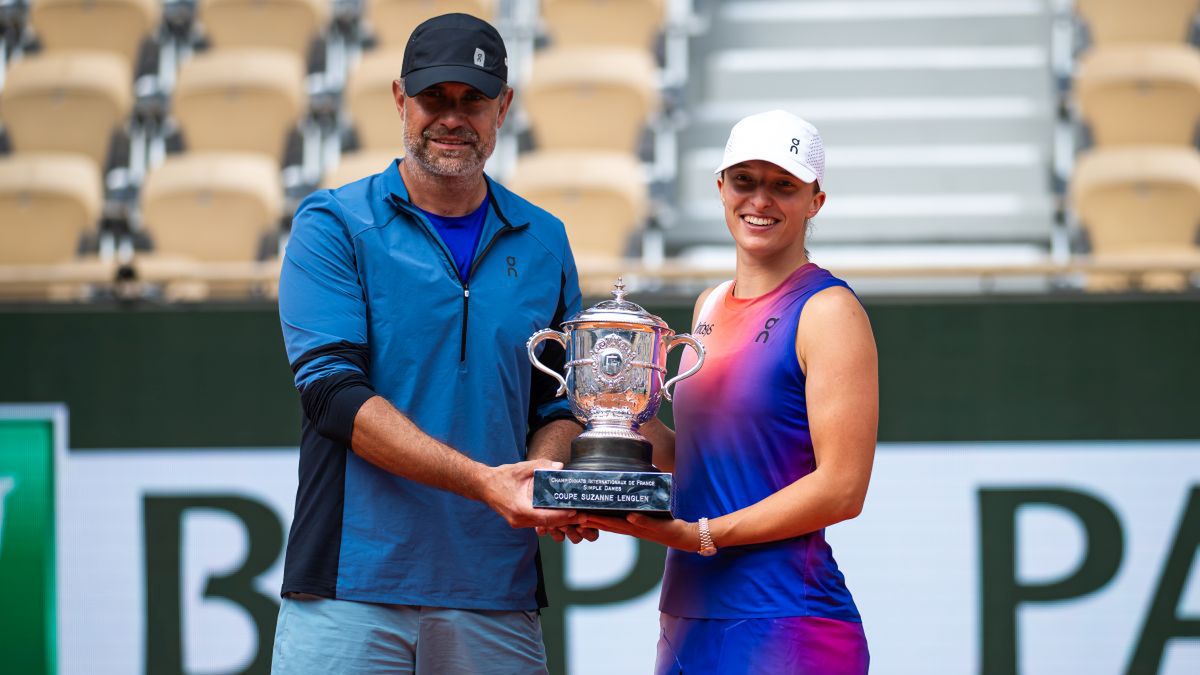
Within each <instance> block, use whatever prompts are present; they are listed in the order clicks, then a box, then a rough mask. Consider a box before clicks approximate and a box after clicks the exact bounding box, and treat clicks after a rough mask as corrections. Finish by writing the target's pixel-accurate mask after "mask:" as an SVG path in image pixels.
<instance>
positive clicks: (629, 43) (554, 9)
mask: <svg viewBox="0 0 1200 675" xmlns="http://www.w3.org/2000/svg"><path fill="white" fill-rule="evenodd" d="M664 4H665V3H664V2H663V0H542V18H543V19H544V20H545V22H546V29H547V31H548V32H549V33H550V39H551V40H552V42H553V44H554V46H556V47H565V46H572V47H575V46H581V45H588V46H597V45H601V46H621V47H633V48H635V49H642V50H647V51H648V50H650V49H651V48H652V46H653V41H654V37H655V36H656V35H657V34H658V32H659V30H660V29H661V27H662V24H663V21H664V11H663V10H664Z"/></svg>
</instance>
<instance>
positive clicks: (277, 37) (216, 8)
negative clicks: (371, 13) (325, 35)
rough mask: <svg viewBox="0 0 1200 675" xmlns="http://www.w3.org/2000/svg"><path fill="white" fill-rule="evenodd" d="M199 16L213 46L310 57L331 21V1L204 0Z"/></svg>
mask: <svg viewBox="0 0 1200 675" xmlns="http://www.w3.org/2000/svg"><path fill="white" fill-rule="evenodd" d="M198 19H199V20H200V22H201V23H202V24H203V26H204V32H205V34H206V35H207V36H208V38H209V40H211V42H212V44H213V46H214V47H217V48H218V49H227V48H230V47H272V48H277V49H285V50H287V51H290V52H292V53H293V54H295V55H297V56H299V57H300V58H301V59H302V60H303V62H307V60H308V50H309V47H310V45H311V44H312V41H313V39H314V38H315V37H317V35H318V34H319V33H320V32H321V30H322V29H323V27H324V26H325V24H326V22H327V21H328V20H329V0H202V1H201V2H200V11H199V15H198Z"/></svg>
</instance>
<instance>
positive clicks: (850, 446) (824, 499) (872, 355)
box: [709, 288, 879, 546]
mask: <svg viewBox="0 0 1200 675" xmlns="http://www.w3.org/2000/svg"><path fill="white" fill-rule="evenodd" d="M796 354H797V357H798V358H799V359H800V367H801V368H802V369H803V370H804V373H805V377H806V385H805V398H806V399H807V402H808V422H809V429H810V431H811V433H812V443H813V452H814V454H815V455H816V464H817V468H816V469H815V470H814V471H813V472H812V473H810V474H808V475H807V476H804V477H803V478H801V479H799V480H797V481H796V482H794V483H792V484H791V485H789V486H787V487H785V488H784V489H782V490H780V491H779V492H776V493H775V494H773V495H771V496H769V497H767V498H765V499H763V500H762V501H760V502H758V503H756V504H753V505H751V506H748V507H746V508H744V509H741V510H739V511H735V512H733V513H730V514H728V515H725V516H721V517H720V518H716V519H713V520H711V521H710V522H709V526H710V528H711V529H712V534H713V539H714V540H716V542H717V545H718V546H722V545H724V546H738V545H743V544H756V543H760V542H765V541H775V540H778V539H787V538H789V537H795V536H799V535H801V534H805V533H808V532H812V531H814V530H819V529H821V528H823V527H826V526H829V525H832V524H834V523H837V522H840V521H843V520H847V519H849V518H854V517H855V516H857V515H858V514H859V513H860V512H861V511H862V505H863V501H864V500H865V499H866V496H867V484H868V482H869V481H870V479H871V466H872V464H873V462H874V459H875V434H876V430H877V428H878V425H879V366H878V358H877V356H876V351H875V339H874V337H873V336H872V334H871V325H870V322H869V321H868V319H867V313H866V312H865V311H864V310H863V308H862V305H861V304H860V303H859V302H858V299H857V298H856V297H855V296H854V294H853V293H851V292H850V291H849V290H848V289H845V288H831V289H828V290H825V291H822V292H820V293H818V294H816V295H815V296H813V297H812V298H811V299H810V300H809V301H808V303H807V304H806V305H805V307H804V311H803V313H802V314H801V315H800V322H799V326H798V327H797V330H796Z"/></svg>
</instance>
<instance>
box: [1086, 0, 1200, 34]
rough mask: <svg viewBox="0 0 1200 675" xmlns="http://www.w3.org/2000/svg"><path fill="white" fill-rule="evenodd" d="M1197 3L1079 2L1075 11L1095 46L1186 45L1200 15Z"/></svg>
mask: <svg viewBox="0 0 1200 675" xmlns="http://www.w3.org/2000/svg"><path fill="white" fill-rule="evenodd" d="M1196 9H1197V2H1196V0H1140V1H1139V2H1131V1H1130V0H1076V1H1075V11H1076V13H1078V14H1079V16H1080V18H1081V19H1083V22H1084V24H1085V25H1087V27H1088V31H1089V33H1090V35H1091V39H1092V44H1094V45H1111V44H1118V43H1131V42H1183V41H1185V40H1186V39H1187V38H1188V34H1189V33H1190V31H1191V27H1192V19H1193V17H1194V16H1195V15H1196Z"/></svg>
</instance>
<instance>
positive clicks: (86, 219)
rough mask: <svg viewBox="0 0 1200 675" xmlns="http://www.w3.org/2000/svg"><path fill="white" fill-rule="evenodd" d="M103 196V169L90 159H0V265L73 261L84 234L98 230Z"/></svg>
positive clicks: (50, 156)
mask: <svg viewBox="0 0 1200 675" xmlns="http://www.w3.org/2000/svg"><path fill="white" fill-rule="evenodd" d="M103 199H104V195H103V191H102V189H101V183H100V171H99V169H97V167H96V164H95V163H94V162H92V161H91V160H89V159H88V158H87V157H83V156H81V155H70V154H53V153H46V154H43V153H23V154H19V155H10V156H8V157H0V241H3V242H4V245H3V246H0V263H2V264H6V265H11V264H47V263H61V262H67V261H69V260H71V259H72V258H74V257H75V256H76V253H77V251H78V247H79V239H80V237H81V236H82V235H83V234H84V233H86V232H89V231H94V230H95V229H96V225H97V222H98V221H99V218H100V208H101V205H102V204H103Z"/></svg>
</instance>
